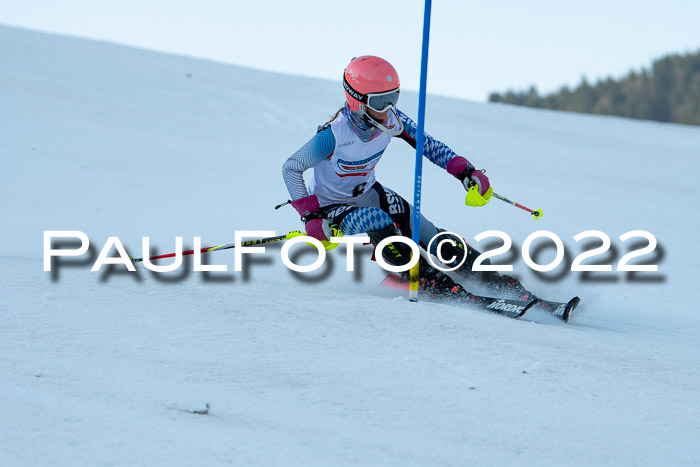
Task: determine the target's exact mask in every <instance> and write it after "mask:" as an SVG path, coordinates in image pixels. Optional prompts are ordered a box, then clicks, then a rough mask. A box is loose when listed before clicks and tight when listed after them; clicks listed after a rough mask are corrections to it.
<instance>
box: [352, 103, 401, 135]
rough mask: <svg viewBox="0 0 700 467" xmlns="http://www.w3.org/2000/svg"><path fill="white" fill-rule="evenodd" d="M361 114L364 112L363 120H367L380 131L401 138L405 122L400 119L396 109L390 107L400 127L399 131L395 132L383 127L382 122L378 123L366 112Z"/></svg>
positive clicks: (395, 130)
mask: <svg viewBox="0 0 700 467" xmlns="http://www.w3.org/2000/svg"><path fill="white" fill-rule="evenodd" d="M361 112H362V118H364V119H366V120H367V121H368V122H369V123H371V124H372V125H374V126H376V127H377V128H379V129H380V130H382V131H383V132H384V133H386V134H387V135H389V136H399V135H400V134H401V133H403V122H402V121H401V119H400V118H399V114H398V112H396V109H395V108H394V107H390V108H389V112H392V113H393V114H394V117H395V118H396V122H397V123H398V125H399V127H398V129H393V130H390V129H388V128H387V127H385V126H384V125H382V124H381V123H380V122H378V121H377V120H375V119H374V118H372V116H371V115H370V114H368V113H367V112H366V111H365V110H362V111H361ZM387 120H389V119H388V118H387Z"/></svg>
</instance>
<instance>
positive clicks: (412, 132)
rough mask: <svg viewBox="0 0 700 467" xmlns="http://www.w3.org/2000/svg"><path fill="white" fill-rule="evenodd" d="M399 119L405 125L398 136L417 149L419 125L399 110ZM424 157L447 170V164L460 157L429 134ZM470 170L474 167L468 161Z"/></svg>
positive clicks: (426, 139)
mask: <svg viewBox="0 0 700 467" xmlns="http://www.w3.org/2000/svg"><path fill="white" fill-rule="evenodd" d="M397 111H398V114H399V118H400V119H401V122H402V123H403V132H402V133H401V134H400V135H398V136H397V138H401V139H402V140H404V141H406V142H407V143H408V144H410V145H411V147H413V148H414V149H415V147H416V134H417V132H418V125H416V122H414V121H413V120H411V119H410V118H409V117H408V116H407V115H406V114H405V113H403V112H401V111H400V110H398V109H397ZM423 148H424V149H423V156H425V157H426V158H427V159H428V160H429V161H430V162H432V163H433V164H435V165H437V166H438V167H441V168H443V169H447V164H448V162H450V161H451V160H452V159H454V158H455V157H459V156H458V155H457V154H456V153H455V152H454V151H453V150H452V149H450V148H449V147H448V146H447V145H446V144H445V143H442V142H440V141H438V140H436V139H435V138H433V137H432V136H430V135H429V134H428V133H425V140H424V144H423ZM465 160H466V159H465ZM467 163H468V166H469V168H471V169H474V165H473V164H472V163H471V162H469V161H467Z"/></svg>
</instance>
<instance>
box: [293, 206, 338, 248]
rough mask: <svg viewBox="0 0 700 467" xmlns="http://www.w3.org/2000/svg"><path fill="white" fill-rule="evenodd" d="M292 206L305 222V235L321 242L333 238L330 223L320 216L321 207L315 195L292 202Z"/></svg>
mask: <svg viewBox="0 0 700 467" xmlns="http://www.w3.org/2000/svg"><path fill="white" fill-rule="evenodd" d="M292 206H293V207H294V209H296V210H297V212H298V213H299V215H300V216H301V220H303V221H304V222H305V227H306V234H307V235H308V236H310V237H314V238H316V239H318V240H321V241H328V240H330V239H331V236H333V233H332V232H331V223H330V222H328V220H327V219H324V218H323V217H322V216H321V207H320V206H319V204H318V198H317V197H316V195H310V196H306V197H304V198H299V199H296V200H294V201H292Z"/></svg>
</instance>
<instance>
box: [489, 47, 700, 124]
mask: <svg viewBox="0 0 700 467" xmlns="http://www.w3.org/2000/svg"><path fill="white" fill-rule="evenodd" d="M489 102H503V103H506V104H515V105H525V106H528V107H537V108H541V109H554V110H567V111H571V112H584V113H592V114H603V115H618V116H621V117H629V118H638V119H645V120H658V121H660V122H675V123H684V124H688V125H700V50H698V51H697V52H695V53H687V54H673V55H667V56H665V57H662V58H659V59H656V60H654V61H653V62H652V65H651V69H649V70H647V69H642V70H641V71H639V72H636V71H631V72H629V73H628V74H627V75H626V76H624V77H622V78H620V79H617V80H616V79H613V78H611V77H608V78H607V79H604V80H599V81H598V82H597V83H595V84H591V83H589V82H588V80H587V79H586V78H585V77H584V78H583V79H582V81H581V84H579V85H578V86H577V87H576V88H575V89H569V88H568V87H567V86H564V87H562V88H561V89H560V90H559V91H557V92H555V93H552V94H547V95H544V96H540V95H539V93H538V92H537V89H536V88H535V87H534V86H531V87H530V89H528V90H524V91H518V92H515V91H513V90H509V91H507V92H505V93H503V94H499V93H497V92H493V93H491V94H490V95H489Z"/></svg>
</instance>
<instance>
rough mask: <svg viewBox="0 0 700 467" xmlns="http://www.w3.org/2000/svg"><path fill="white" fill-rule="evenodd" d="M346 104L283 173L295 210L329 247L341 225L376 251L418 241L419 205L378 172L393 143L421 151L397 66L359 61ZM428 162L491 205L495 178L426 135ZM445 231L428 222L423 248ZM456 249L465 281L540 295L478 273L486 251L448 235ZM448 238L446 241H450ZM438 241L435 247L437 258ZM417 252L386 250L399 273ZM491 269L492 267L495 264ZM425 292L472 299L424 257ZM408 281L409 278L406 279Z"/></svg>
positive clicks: (347, 85)
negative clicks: (306, 175) (385, 242)
mask: <svg viewBox="0 0 700 467" xmlns="http://www.w3.org/2000/svg"><path fill="white" fill-rule="evenodd" d="M343 87H344V89H345V97H346V102H345V104H344V106H343V107H341V108H340V109H339V110H338V111H337V112H336V113H335V115H333V116H332V117H331V119H330V120H329V121H328V122H326V123H325V124H324V125H322V126H320V127H319V128H318V130H317V132H316V134H315V135H314V136H313V138H311V140H309V142H307V143H306V144H305V145H304V146H303V147H302V148H301V149H299V150H298V151H297V152H296V153H294V154H293V155H292V156H291V157H290V158H289V159H287V161H286V162H285V164H284V166H283V168H282V173H283V177H284V181H285V183H286V185H287V188H288V190H289V193H290V195H291V197H292V206H294V208H295V209H296V210H297V212H299V214H300V215H301V219H302V221H304V222H305V228H306V233H307V235H309V236H312V237H315V238H317V239H319V240H329V239H330V237H331V236H332V232H331V225H337V226H338V227H339V229H340V231H341V232H342V234H343V235H354V234H360V233H364V234H366V235H367V236H369V238H370V240H371V242H372V244H373V245H375V246H376V245H377V244H378V243H379V242H380V241H381V240H382V239H385V238H387V237H390V236H394V235H402V236H406V237H409V238H410V237H411V232H412V214H411V210H412V206H411V205H410V204H409V203H408V202H407V201H406V200H405V199H404V198H402V197H401V196H400V195H398V194H397V193H395V192H394V191H392V190H391V189H389V188H387V187H385V186H383V185H381V184H380V183H379V182H378V181H376V180H375V175H374V167H375V166H376V165H377V163H378V162H379V160H380V158H381V157H382V154H383V153H384V151H385V149H386V147H387V145H388V144H389V142H390V141H391V139H392V137H397V138H401V139H403V140H404V141H406V142H407V143H409V144H410V145H411V146H412V147H413V148H415V147H416V130H417V128H416V124H415V123H414V122H413V121H412V120H411V119H410V118H409V117H408V116H406V115H405V114H404V113H403V112H401V111H400V110H398V109H397V107H396V104H397V102H398V100H399V92H400V82H399V76H398V74H397V72H396V70H395V69H394V67H393V66H392V65H391V64H390V63H389V62H387V61H386V60H384V59H382V58H379V57H376V56H371V55H367V56H362V57H357V58H354V59H353V60H352V61H351V62H350V64H349V65H348V66H347V67H346V68H345V72H344V75H343ZM423 155H424V156H425V157H426V158H427V159H428V160H429V161H430V162H432V163H434V164H436V165H438V166H439V167H441V168H443V169H445V170H446V171H447V172H448V173H449V174H450V175H452V176H453V177H455V178H456V179H457V180H459V182H460V183H462V185H463V186H464V188H465V189H467V190H469V188H470V187H472V186H474V187H476V188H475V189H472V190H471V191H470V192H469V195H468V197H467V203H468V204H472V205H483V204H485V203H487V202H488V200H489V199H490V197H491V193H492V191H493V190H492V188H491V187H490V183H489V178H488V177H487V176H486V175H485V174H484V173H483V172H481V171H479V170H476V168H475V167H474V165H473V164H472V163H471V162H469V161H468V160H467V159H465V158H464V157H462V156H459V155H457V154H455V152H454V151H452V150H451V149H450V148H449V147H447V145H445V144H444V143H442V142H440V141H438V140H436V139H434V138H433V137H431V136H430V135H428V134H425V145H424V151H423ZM311 168H313V169H314V176H313V182H312V183H311V184H310V187H309V188H308V189H307V187H306V184H305V183H304V179H303V172H304V171H305V170H308V169H311ZM442 231H443V230H442V229H438V228H437V227H436V226H435V225H434V224H433V223H432V222H430V221H429V220H428V219H426V218H425V217H421V222H420V243H421V246H422V247H423V248H424V249H425V248H426V246H427V245H428V242H429V241H430V240H431V239H432V238H433V237H435V235H437V234H438V233H439V232H442ZM443 235H444V236H445V237H446V238H449V239H451V240H453V241H454V243H455V245H454V246H453V245H450V244H449V243H448V242H445V243H443V246H442V256H443V258H453V257H454V258H456V259H455V260H454V264H452V263H447V262H446V263H445V264H446V265H447V266H454V265H456V264H457V263H459V261H461V260H462V258H464V255H465V250H466V256H467V259H466V261H465V262H464V264H463V265H462V266H461V267H460V268H459V269H458V270H457V271H455V272H456V273H457V274H458V275H462V276H464V277H474V276H475V275H476V276H478V277H477V278H478V279H479V280H480V281H482V282H484V283H486V284H487V285H489V286H490V287H492V288H493V289H495V290H494V291H495V292H498V293H501V294H503V293H506V292H512V293H511V294H510V295H513V296H514V297H515V298H518V299H520V300H528V299H531V298H532V294H531V293H530V292H528V291H527V290H526V289H525V288H524V287H523V286H522V285H521V284H520V282H519V281H517V280H516V279H514V278H512V277H509V276H501V275H499V274H498V273H496V272H472V271H471V268H472V265H473V263H474V260H475V259H476V258H477V257H478V256H479V254H480V253H479V252H478V251H476V250H475V249H474V248H472V247H471V246H469V245H465V244H464V243H463V242H462V241H461V240H460V239H459V238H455V237H454V236H452V235H449V234H443ZM445 237H443V236H441V237H440V239H442V238H445ZM438 243H439V242H438V241H435V242H433V243H432V245H431V249H432V251H430V252H429V253H431V254H436V251H435V250H436V248H437V245H438ZM410 254H411V251H410V247H409V246H408V245H406V244H404V243H402V242H395V243H393V244H392V245H391V246H390V247H387V248H384V249H383V251H382V255H383V258H384V260H385V261H386V262H387V263H389V264H391V265H395V266H400V265H405V264H406V263H408V262H409V259H410ZM483 264H489V262H488V260H486V261H484V262H483ZM419 270H420V282H419V287H420V290H421V291H424V292H427V293H428V294H430V295H432V296H435V297H439V298H455V299H466V300H468V299H469V297H470V296H471V294H470V293H469V292H467V291H466V290H465V289H464V287H463V286H462V285H460V284H459V283H457V282H455V281H454V280H453V279H452V278H451V277H450V276H449V275H447V274H445V273H444V272H442V271H439V270H438V269H436V268H434V267H432V266H431V265H430V264H429V263H428V262H427V261H426V260H425V259H424V258H422V257H421V259H420V264H419ZM402 275H403V276H404V278H407V277H408V272H404V273H402Z"/></svg>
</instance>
